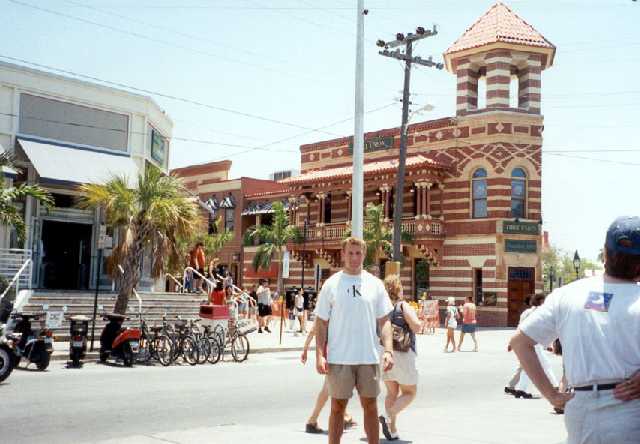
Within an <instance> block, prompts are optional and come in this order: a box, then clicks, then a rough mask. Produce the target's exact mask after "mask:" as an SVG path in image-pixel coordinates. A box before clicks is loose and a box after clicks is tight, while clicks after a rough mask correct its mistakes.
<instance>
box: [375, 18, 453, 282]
mask: <svg viewBox="0 0 640 444" xmlns="http://www.w3.org/2000/svg"><path fill="white" fill-rule="evenodd" d="M436 34H438V30H437V28H436V26H435V25H434V26H433V29H424V28H423V27H421V26H420V27H418V28H417V29H416V32H415V34H414V33H408V34H407V35H406V36H405V35H404V34H402V33H398V34H396V39H395V40H394V41H392V42H385V41H384V40H378V42H377V45H378V46H379V47H381V48H384V49H383V50H382V51H380V52H379V54H380V55H382V56H385V57H391V58H394V59H397V60H402V61H403V62H405V65H404V88H403V91H402V126H401V127H400V159H399V162H398V173H397V182H396V190H395V204H394V208H395V211H394V212H393V261H394V262H396V267H397V269H398V272H399V268H400V265H399V262H400V260H401V259H402V256H401V251H400V240H401V239H400V237H401V229H402V209H403V200H404V175H405V165H406V162H407V128H408V123H409V85H410V83H411V65H412V64H414V63H415V64H417V65H422V66H427V67H429V68H436V69H442V68H444V65H443V64H442V63H437V62H434V61H433V58H432V57H429V58H428V59H423V58H421V57H417V56H416V57H414V56H413V43H414V42H417V41H418V40H422V39H425V38H427V37H432V36H434V35H436ZM401 46H404V51H402V50H400V49H399V47H401ZM393 48H396V50H395V51H390V50H391V49H393Z"/></svg>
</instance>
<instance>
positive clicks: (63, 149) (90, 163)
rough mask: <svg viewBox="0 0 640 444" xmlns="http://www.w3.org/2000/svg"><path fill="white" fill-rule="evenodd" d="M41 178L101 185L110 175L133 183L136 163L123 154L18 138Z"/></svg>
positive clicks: (136, 173)
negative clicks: (123, 177)
mask: <svg viewBox="0 0 640 444" xmlns="http://www.w3.org/2000/svg"><path fill="white" fill-rule="evenodd" d="M18 143H19V144H20V146H21V147H22V149H23V150H24V153H25V154H26V155H27V157H28V158H29V160H30V161H31V163H32V164H33V167H34V168H35V169H36V171H37V172H38V175H39V176H40V178H41V179H43V180H44V181H54V182H67V183H69V182H71V183H78V184H81V183H96V184H103V183H106V182H107V181H109V180H110V179H111V178H113V177H114V176H123V175H124V176H127V177H128V178H129V181H130V182H135V180H136V177H137V175H138V166H137V165H136V164H135V162H134V161H133V160H132V159H131V158H130V157H129V156H128V155H127V154H122V155H121V154H111V153H102V152H99V151H94V150H91V149H88V148H75V147H69V146H64V145H56V144H52V143H44V142H36V141H33V140H28V139H23V138H18Z"/></svg>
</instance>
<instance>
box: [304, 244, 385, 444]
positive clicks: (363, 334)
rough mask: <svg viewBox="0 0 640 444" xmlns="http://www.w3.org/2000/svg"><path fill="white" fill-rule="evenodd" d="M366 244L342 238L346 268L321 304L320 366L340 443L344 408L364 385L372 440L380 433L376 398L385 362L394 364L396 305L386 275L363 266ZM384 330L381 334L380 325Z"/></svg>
mask: <svg viewBox="0 0 640 444" xmlns="http://www.w3.org/2000/svg"><path fill="white" fill-rule="evenodd" d="M365 251H366V245H365V243H364V241H363V240H362V239H358V238H355V237H349V238H347V239H345V240H344V241H342V260H343V262H344V268H343V270H342V271H339V272H338V273H336V274H334V275H333V276H331V277H330V278H329V279H327V281H326V282H325V283H324V285H323V286H322V290H321V292H320V296H319V297H318V305H317V306H316V311H315V313H316V316H317V321H316V368H317V370H318V373H320V374H326V375H327V381H328V385H329V396H331V417H330V420H329V444H338V443H340V439H341V437H342V431H343V429H344V412H345V410H346V408H347V403H348V402H349V398H351V396H352V394H353V389H354V388H356V389H357V390H358V395H359V396H360V404H361V405H362V409H363V412H364V429H365V433H366V435H367V440H368V442H369V444H373V443H375V444H377V443H378V441H379V436H380V429H379V424H378V407H377V404H376V399H377V397H378V394H379V393H380V362H381V357H380V350H379V348H380V338H381V339H382V343H383V345H384V352H383V355H382V367H383V369H384V371H388V370H390V369H391V368H392V367H393V344H392V334H391V324H390V322H389V318H388V315H389V313H390V312H391V310H393V306H392V305H391V302H390V300H389V296H388V295H387V291H386V290H385V288H384V284H383V283H382V281H381V280H380V279H378V278H377V277H375V276H373V275H372V274H370V273H368V272H366V271H364V270H363V269H362V264H363V262H364V256H365ZM378 329H379V331H380V338H379V337H378V334H377V330H378Z"/></svg>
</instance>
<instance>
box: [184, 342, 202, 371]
mask: <svg viewBox="0 0 640 444" xmlns="http://www.w3.org/2000/svg"><path fill="white" fill-rule="evenodd" d="M181 349H182V350H181V351H182V359H183V360H184V361H185V362H186V363H187V364H189V365H196V364H197V363H198V359H199V358H200V353H199V350H198V344H197V343H196V341H195V340H194V339H193V338H192V337H191V336H187V337H185V338H184V339H183V340H182V347H181Z"/></svg>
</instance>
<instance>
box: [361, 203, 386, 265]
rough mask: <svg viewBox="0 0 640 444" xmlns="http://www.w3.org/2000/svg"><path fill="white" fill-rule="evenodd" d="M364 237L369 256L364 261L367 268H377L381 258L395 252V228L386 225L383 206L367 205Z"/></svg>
mask: <svg viewBox="0 0 640 444" xmlns="http://www.w3.org/2000/svg"><path fill="white" fill-rule="evenodd" d="M362 236H363V237H364V242H365V243H366V244H367V254H366V256H365V259H364V266H365V267H367V268H369V267H372V266H376V267H377V266H378V261H379V260H380V259H381V258H383V257H389V256H390V255H391V251H392V250H393V228H392V227H390V226H389V224H387V223H385V220H384V207H383V206H382V204H380V205H374V204H371V203H370V204H368V205H367V208H366V209H365V216H364V227H363V230H362Z"/></svg>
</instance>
